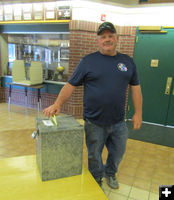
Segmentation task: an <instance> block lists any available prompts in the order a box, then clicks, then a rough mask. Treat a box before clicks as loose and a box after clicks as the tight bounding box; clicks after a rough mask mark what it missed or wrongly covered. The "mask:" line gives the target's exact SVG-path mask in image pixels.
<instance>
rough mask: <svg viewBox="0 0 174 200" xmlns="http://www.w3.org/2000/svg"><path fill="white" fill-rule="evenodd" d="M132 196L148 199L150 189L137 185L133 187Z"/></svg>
mask: <svg viewBox="0 0 174 200" xmlns="http://www.w3.org/2000/svg"><path fill="white" fill-rule="evenodd" d="M129 197H130V198H133V199H135V200H140V199H141V200H148V198H149V191H146V190H142V189H139V188H136V187H132V189H131V192H130V195H129Z"/></svg>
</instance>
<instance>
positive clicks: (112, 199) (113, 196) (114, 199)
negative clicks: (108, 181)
mask: <svg viewBox="0 0 174 200" xmlns="http://www.w3.org/2000/svg"><path fill="white" fill-rule="evenodd" d="M108 199H109V200H127V197H126V196H123V195H121V194H117V193H114V192H111V193H110V195H109V196H108Z"/></svg>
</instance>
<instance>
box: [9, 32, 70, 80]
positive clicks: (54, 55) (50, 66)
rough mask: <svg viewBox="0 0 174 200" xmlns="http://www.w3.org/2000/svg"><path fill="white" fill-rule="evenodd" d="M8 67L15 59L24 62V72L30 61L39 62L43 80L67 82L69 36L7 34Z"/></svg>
mask: <svg viewBox="0 0 174 200" xmlns="http://www.w3.org/2000/svg"><path fill="white" fill-rule="evenodd" d="M7 38H8V62H9V66H12V63H13V61H14V60H15V59H17V60H24V61H25V66H26V71H28V68H29V66H30V63H31V61H40V62H42V66H43V74H44V80H51V81H67V79H68V68H69V34H68V33H66V34H55V33H54V34H51V33H50V34H8V37H7Z"/></svg>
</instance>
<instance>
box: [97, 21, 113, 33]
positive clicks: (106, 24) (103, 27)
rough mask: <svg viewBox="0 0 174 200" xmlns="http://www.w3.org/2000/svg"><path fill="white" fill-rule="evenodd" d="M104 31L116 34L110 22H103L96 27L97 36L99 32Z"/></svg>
mask: <svg viewBox="0 0 174 200" xmlns="http://www.w3.org/2000/svg"><path fill="white" fill-rule="evenodd" d="M104 30H109V31H111V32H112V33H116V29H115V27H114V25H113V24H112V23H111V22H104V23H102V24H100V26H99V27H98V31H97V35H100V34H101V32H102V31H104Z"/></svg>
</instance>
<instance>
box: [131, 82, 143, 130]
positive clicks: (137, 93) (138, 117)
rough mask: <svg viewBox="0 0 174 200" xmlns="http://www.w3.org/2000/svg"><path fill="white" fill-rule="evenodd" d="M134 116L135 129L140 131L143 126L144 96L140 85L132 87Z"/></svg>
mask: <svg viewBox="0 0 174 200" xmlns="http://www.w3.org/2000/svg"><path fill="white" fill-rule="evenodd" d="M131 91H132V101H133V105H134V115H133V117H132V122H133V129H134V130H136V129H139V128H140V127H141V124H142V94H141V87H140V85H135V86H134V85H131Z"/></svg>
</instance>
